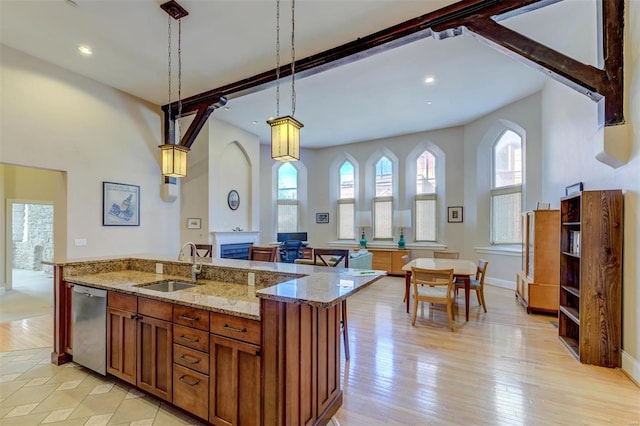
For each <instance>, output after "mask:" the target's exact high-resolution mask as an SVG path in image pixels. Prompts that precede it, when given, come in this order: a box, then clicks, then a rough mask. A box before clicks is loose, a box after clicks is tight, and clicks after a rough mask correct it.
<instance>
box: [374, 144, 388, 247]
mask: <svg viewBox="0 0 640 426" xmlns="http://www.w3.org/2000/svg"><path fill="white" fill-rule="evenodd" d="M373 238H374V239H375V240H390V239H392V238H393V163H392V162H391V160H389V159H388V158H387V157H386V156H383V157H382V158H381V159H380V160H379V161H378V162H377V163H376V169H375V197H374V198H373Z"/></svg>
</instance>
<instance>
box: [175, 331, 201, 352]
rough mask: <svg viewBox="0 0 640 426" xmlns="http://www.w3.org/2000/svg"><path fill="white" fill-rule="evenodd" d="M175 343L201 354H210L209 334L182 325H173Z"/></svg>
mask: <svg viewBox="0 0 640 426" xmlns="http://www.w3.org/2000/svg"><path fill="white" fill-rule="evenodd" d="M173 341H174V342H175V343H179V344H181V345H183V346H187V347H189V348H193V349H197V350H199V351H200V352H205V353H209V333H208V332H206V331H202V330H196V329H195V328H191V327H184V326H182V325H178V324H174V325H173Z"/></svg>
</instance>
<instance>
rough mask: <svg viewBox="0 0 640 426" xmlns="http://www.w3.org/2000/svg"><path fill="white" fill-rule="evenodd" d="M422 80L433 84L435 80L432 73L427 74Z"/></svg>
mask: <svg viewBox="0 0 640 426" xmlns="http://www.w3.org/2000/svg"><path fill="white" fill-rule="evenodd" d="M424 82H425V83H426V84H433V83H435V82H436V78H435V77H434V76H432V75H428V76H427V77H425V79H424Z"/></svg>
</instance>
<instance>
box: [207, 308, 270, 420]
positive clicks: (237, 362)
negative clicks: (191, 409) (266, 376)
mask: <svg viewBox="0 0 640 426" xmlns="http://www.w3.org/2000/svg"><path fill="white" fill-rule="evenodd" d="M210 324H211V329H210V330H211V340H210V342H211V344H210V348H211V357H210V367H209V373H210V377H211V385H210V391H209V422H210V423H212V424H214V425H238V424H240V425H259V424H260V422H261V403H260V395H261V393H260V391H261V386H262V380H261V370H260V369H261V365H262V364H261V358H260V357H261V353H260V344H261V338H262V326H261V323H260V321H254V320H250V319H247V318H241V317H236V316H232V315H225V314H220V313H214V312H212V313H211V315H210Z"/></svg>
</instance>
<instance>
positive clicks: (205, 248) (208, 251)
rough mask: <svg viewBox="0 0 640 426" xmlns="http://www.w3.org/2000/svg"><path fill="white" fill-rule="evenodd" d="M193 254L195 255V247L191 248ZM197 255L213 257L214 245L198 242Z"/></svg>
mask: <svg viewBox="0 0 640 426" xmlns="http://www.w3.org/2000/svg"><path fill="white" fill-rule="evenodd" d="M191 252H192V253H191V256H193V254H194V253H193V248H192V249H191ZM195 255H196V256H198V257H213V245H212V244H196V253H195Z"/></svg>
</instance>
